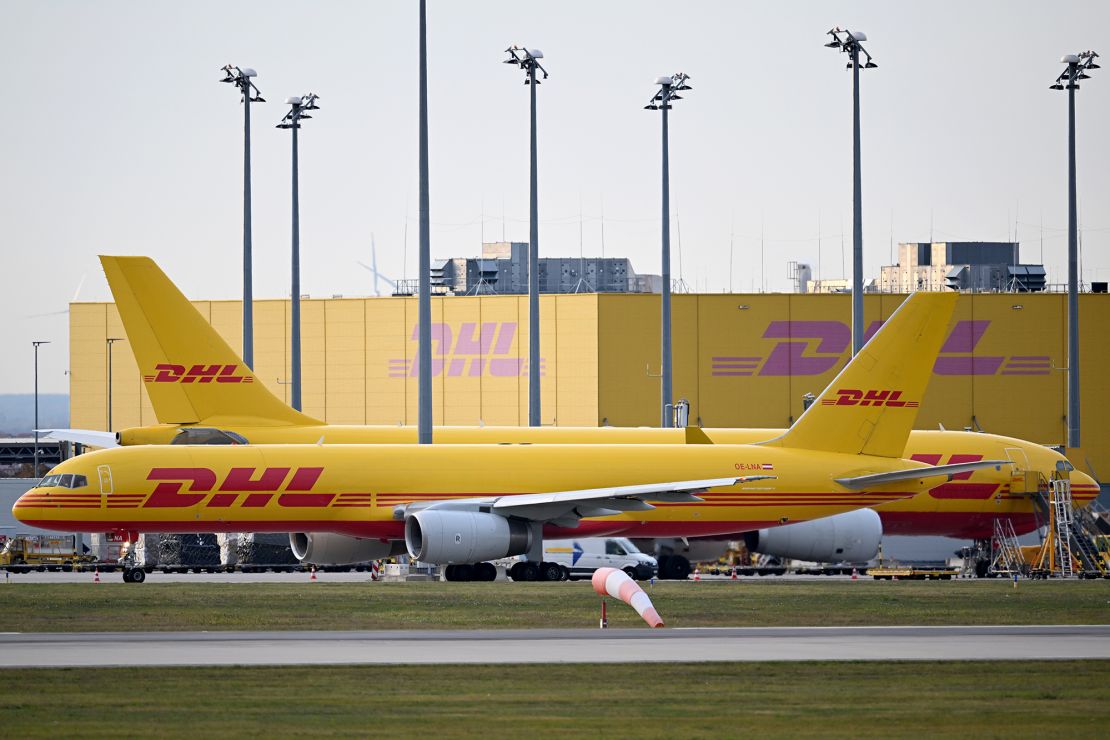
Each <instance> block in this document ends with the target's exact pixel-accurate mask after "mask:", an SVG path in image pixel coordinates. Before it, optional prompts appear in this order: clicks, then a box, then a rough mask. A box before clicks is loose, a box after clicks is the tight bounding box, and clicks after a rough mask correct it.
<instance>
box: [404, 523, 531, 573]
mask: <svg viewBox="0 0 1110 740" xmlns="http://www.w3.org/2000/svg"><path fill="white" fill-rule="evenodd" d="M531 545H532V529H531V527H529V525H528V523H527V522H523V521H521V520H519V519H506V518H505V517H503V516H498V515H497V514H484V513H480V512H475V511H436V510H431V511H418V512H416V513H415V514H412V515H410V516H409V517H408V518H407V519H405V547H407V548H408V551H409V555H410V556H411V557H412V558H413V559H414V560H419V561H420V562H422V563H435V564H436V565H447V564H450V563H479V562H482V561H483V560H497V559H498V558H505V557H509V556H510V555H523V554H524V553H526V552H528V549H529V547H531Z"/></svg>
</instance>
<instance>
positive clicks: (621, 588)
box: [593, 568, 663, 627]
mask: <svg viewBox="0 0 1110 740" xmlns="http://www.w3.org/2000/svg"><path fill="white" fill-rule="evenodd" d="M593 586H594V591H596V592H597V594H598V595H599V596H601V597H602V598H603V599H604V597H605V596H612V597H613V598H614V599H620V600H621V601H623V602H624V603H626V604H628V605H629V606H631V607H632V608H633V609H635V610H636V613H637V614H639V615H640V616H641V617H642V618H643V620H644V621H645V622H647V623H648V626H649V627H662V626H663V620H662V618H660V616H659V612H657V611H655V607H654V606H652V603H651V599H650V598H649V597H648V595H647V594H646V593H644V590H643V589H642V588H640V586H639V584H638V583H636V582H635V581H634V580H632V579H631V578H629V577H628V574H627V573H625V572H624V571H622V570H618V569H616V568H598V569H597V570H596V571H594V577H593ZM602 604H603V606H602V609H603V610H604V600H603V601H602ZM602 613H603V614H604V611H603V612H602Z"/></svg>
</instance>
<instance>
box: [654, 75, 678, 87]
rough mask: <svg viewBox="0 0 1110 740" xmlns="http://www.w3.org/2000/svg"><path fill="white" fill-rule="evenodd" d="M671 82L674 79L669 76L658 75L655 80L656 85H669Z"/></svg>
mask: <svg viewBox="0 0 1110 740" xmlns="http://www.w3.org/2000/svg"><path fill="white" fill-rule="evenodd" d="M673 81H674V78H672V77H671V76H670V75H659V76H658V77H656V78H655V84H656V85H669V84H671V82H673Z"/></svg>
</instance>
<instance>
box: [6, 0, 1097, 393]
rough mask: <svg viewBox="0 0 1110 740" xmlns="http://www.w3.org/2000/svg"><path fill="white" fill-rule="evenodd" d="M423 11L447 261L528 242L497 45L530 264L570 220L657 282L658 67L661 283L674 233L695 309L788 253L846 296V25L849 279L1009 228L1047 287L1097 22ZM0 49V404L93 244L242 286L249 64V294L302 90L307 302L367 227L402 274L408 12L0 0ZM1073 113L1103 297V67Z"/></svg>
mask: <svg viewBox="0 0 1110 740" xmlns="http://www.w3.org/2000/svg"><path fill="white" fill-rule="evenodd" d="M428 16H429V28H428V44H429V78H430V84H429V97H430V121H431V124H430V125H431V137H430V141H431V143H430V147H431V218H432V234H431V238H432V255H433V258H435V257H448V256H464V255H474V254H476V253H477V252H478V250H479V243H480V241H481V239H482V237H483V234H484V236H485V239H486V240H487V241H492V240H496V239H500V238H501V236H502V233H504V236H505V238H507V239H514V240H521V241H523V240H526V239H527V235H528V223H527V219H528V150H527V146H528V89H527V88H526V87H524V86H523V85H522V84H521V83H522V79H523V73H522V72H521V71H520V70H519V69H515V68H513V67H509V66H507V65H503V64H501V63H500V62H501V61H502V59H503V58H504V57H505V54H504V51H503V50H504V49H505V48H506V47H507V46H508V45H509V44H510V43H514V42H518V43H522V44H525V45H527V46H530V47H538V48H540V49H542V50H543V51H544V53H545V55H546V56H545V59H544V63H545V65H546V66H547V69H548V71H549V72H550V73H551V77H550V79H549V80H547V81H546V82H545V83H544V84H543V86H542V87H540V88H539V91H538V92H539V145H540V155H539V168H540V171H539V186H540V220H541V225H540V244H541V251H542V253H543V254H546V255H549V256H567V255H576V254H578V251H579V233H580V221H579V213H580V212H581V214H582V226H581V233H582V234H583V250H584V252H585V253H586V254H587V255H596V254H599V253H600V252H601V249H602V233H604V248H605V254H606V255H607V256H627V257H630V258H631V259H632V261H633V265H634V267H635V269H636V270H637V271H640V272H658V271H659V268H660V262H659V133H660V132H659V129H660V122H659V113H657V112H649V111H645V110H643V106H644V104H645V103H646V102H647V101H648V98H649V97H650V96H651V94H652V92H653V90H654V87H653V85H652V80H653V79H654V78H655V77H656V76H657V75H661V74H670V73H673V72H678V71H682V72H686V73H687V74H689V75H690V77H691V85H692V86H693V87H694V90H693V91H691V92H690V93H688V94H687V95H686V96H685V99H684V100H682V101H680V102H678V103H677V104H676V105H675V108H674V110H673V111H672V115H671V157H672V182H671V189H672V190H671V192H672V205H673V207H674V216H675V217H674V218H673V220H672V227H673V228H674V230H675V234H674V237H675V241H674V242H673V246H674V271H675V272H676V274H677V273H678V271H679V250H678V245H679V242H678V241H677V239H678V236H679V233H678V231H679V229H681V256H682V257H681V259H682V265H681V267H682V276H683V277H684V279H685V280H686V282H687V283H688V284H689V286H690V287H691V289H692V290H701V291H712V292H718V291H721V290H727V289H728V288H729V287H730V285H731V287H732V288H733V289H735V290H736V291H751V290H757V291H758V290H760V289H761V286H765V287H766V289H767V290H771V291H782V290H786V289H788V287H789V283H788V280H787V262H788V261H789V260H798V261H804V262H810V263H814V264H817V263H818V255H819V250H820V266H819V274H820V276H822V277H839V276H841V274H842V251H841V244H842V242H844V243H845V244H846V245H847V249H848V250H849V251H850V249H851V213H852V211H851V77H850V73H849V72H847V71H846V70H845V69H844V64H845V61H846V56H845V55H843V54H838V53H836V52H835V51H834V50H831V49H826V48H824V46H823V44H824V43H825V41H827V38H826V37H825V36H824V33H825V31H827V30H828V29H829V28H831V27H832V26H834V25H837V24H840V25H844V26H847V27H848V28H851V29H858V30H862V31H865V32H866V33H867V34H868V37H869V41H868V42H867V44H866V47H867V48H868V50H869V51H870V52H871V53H872V55H873V56H874V59H875V61H876V62H877V63H878V64H879V68H878V69H875V70H867V71H866V72H864V73H863V74H862V80H861V88H862V95H861V96H862V119H863V125H862V128H863V213H864V249H865V265H866V270H867V274H868V276H869V277H874V276H877V274H878V269H879V266H880V265H882V264H887V263H889V261H890V260H889V256H890V253H891V249H890V245H891V242H892V240H893V242H894V243H897V242H899V241H918V240H921V241H924V240H928V239H929V237H930V234H932V235H933V238H934V239H935V240H937V241H940V240H958V239H968V240H1006V239H1007V238H1013V237H1014V234H1015V232H1016V234H1017V238H1018V239H1019V240H1020V241H1021V242H1022V259H1023V261H1026V262H1038V261H1041V250H1042V233H1043V255H1044V257H1043V261H1044V262H1045V264H1046V265H1047V267H1048V270H1049V279H1050V282H1062V281H1064V280H1065V279H1066V270H1065V268H1066V248H1067V239H1066V226H1067V210H1066V205H1067V184H1066V159H1065V157H1066V145H1067V138H1066V133H1067V128H1066V126H1067V100H1066V93H1062V92H1056V91H1052V90H1049V89H1048V86H1049V85H1050V84H1051V83H1052V82H1053V80H1054V78H1055V77H1056V75H1057V74H1058V73H1059V72H1060V69H1061V65H1060V63H1059V58H1060V56H1061V55H1063V54H1066V53H1073V52H1078V51H1081V50H1085V49H1095V50H1101V51H1103V52H1105V53H1107V55H1108V58H1110V43H1108V36H1110V3H1106V2H1093V1H1092V2H1072V3H1068V4H1058V3H1044V2H1011V1H1007V2H974V3H970V2H937V1H935V0H934V1H933V2H928V3H924V2H921V3H891V2H851V3H849V2H840V3H834V2H792V3H769V2H759V3H756V2H750V3H749V2H744V3H741V2H687V3H674V2H647V1H644V0H638V1H636V2H596V0H594V1H587V0H582V1H573V0H564V1H563V2H552V3H537V2H526V1H524V0H512V1H508V2H494V1H493V0H487V1H484V2H450V1H449V0H430V2H429V9H428ZM0 55H2V62H3V64H2V65H0V69H3V70H4V73H3V74H4V89H5V95H4V99H5V101H6V106H5V111H4V114H3V116H2V118H0V134H2V136H0V142H3V146H4V147H5V152H4V177H3V178H0V204H2V208H3V219H2V223H3V232H2V233H3V239H4V244H3V259H4V263H3V269H2V270H0V301H2V304H0V305H2V307H3V314H4V316H5V319H6V320H5V322H4V325H5V327H6V328H5V329H4V333H3V338H4V346H5V353H6V361H5V362H4V363H2V364H0V391H6V392H20V391H30V390H31V388H32V374H31V370H32V360H31V346H30V343H31V341H32V340H33V339H49V340H52V341H53V344H52V345H50V346H49V347H47V348H45V349H43V350H42V352H43V355H42V356H41V375H40V383H41V389H42V390H43V391H44V392H48V391H55V392H56V391H66V390H68V383H67V380H66V377H65V375H64V372H65V369H66V368H67V366H68V357H67V343H68V336H67V332H68V323H67V317H66V316H65V314H64V313H60V314H55V315H52V316H45V317H37V318H28V317H29V316H30V315H32V314H41V313H46V312H62V311H64V310H65V308H66V306H67V303H68V302H69V300H70V299H71V298H72V297H73V295H74V291H75V290H76V289H77V287H78V285H79V284H80V285H81V286H82V287H81V291H80V295H79V298H80V299H81V300H106V299H109V297H110V294H109V292H108V288H107V284H106V282H105V280H104V277H103V273H102V272H101V270H100V266H99V263H98V262H97V259H96V255H98V254H101V253H110V254H145V255H150V256H152V257H154V258H155V259H156V260H157V261H158V262H159V263H160V264H161V265H162V267H163V268H164V269H165V270H166V271H167V272H168V273H169V274H170V276H171V278H173V279H174V280H175V281H176V282H177V283H178V285H179V286H181V288H182V289H183V290H184V291H185V292H186V294H187V295H189V296H190V297H192V298H196V299H204V298H234V297H238V296H239V295H241V280H242V277H241V269H240V264H241V248H242V246H241V245H242V232H241V229H242V220H241V208H242V206H241V198H242V109H241V107H240V105H239V104H238V101H237V98H238V96H237V93H236V91H235V89H234V88H233V87H232V86H230V85H221V84H219V82H218V80H219V79H220V77H221V74H220V72H219V68H220V67H221V66H222V65H223V64H226V63H228V62H231V63H234V64H238V65H241V66H251V67H254V68H255V69H257V70H258V78H257V80H256V82H257V84H258V87H259V88H260V89H261V90H262V93H263V95H264V96H265V97H266V99H267V100H268V101H269V102H267V103H265V104H263V105H258V106H256V107H253V108H252V113H253V118H254V131H253V136H254V146H253V162H254V249H255V296H256V297H260V298H267V297H279V296H284V295H288V285H289V272H290V270H289V238H290V237H289V219H290V203H289V143H290V142H289V139H290V135H289V132H288V131H284V130H278V129H276V128H274V124H276V123H277V122H278V120H279V119H280V118H281V116H282V115H283V114H284V113H285V111H286V110H287V106H285V105H283V104H282V102H281V101H283V100H284V99H285V98H286V97H287V96H290V95H295V94H303V93H307V92H310V91H311V92H315V93H317V94H318V95H320V106H321V110H320V111H319V112H318V113H317V114H316V115H315V117H314V118H313V120H311V121H307V122H305V125H304V128H303V129H302V131H301V247H302V286H303V289H304V292H306V293H310V294H312V295H314V296H330V295H333V294H343V295H366V294H369V293H370V292H371V286H370V275H369V273H368V272H366V271H365V270H363V269H362V268H359V267H357V266H356V264H355V261H356V260H368V258H369V253H370V242H371V234H373V235H374V238H375V239H376V243H377V257H378V266H379V269H380V270H381V271H382V272H383V273H385V274H387V275H390V276H392V277H403V276H408V277H415V276H416V270H415V264H416V244H417V223H416V218H417V214H416V188H417V183H416V175H417V172H416V165H417V159H416V157H417V149H416V146H417V139H416V121H417V100H416V94H417V88H416V85H417V4H416V2H415V0H396V1H393V2H316V3H303V2H275V1H267V2H252V3H236V2H227V1H225V2H219V3H216V2H189V3H168V2H96V3H89V2H78V1H73V2H53V1H52V2H46V1H44V0H34V1H16V0H6V1H5V2H3V3H2V4H0ZM1100 77H1105V78H1106V79H1100ZM1077 109H1078V126H1077V128H1078V151H1079V164H1078V187H1079V198H1080V206H1081V210H1082V219H1081V220H1082V224H1083V226H1084V232H1083V247H1084V255H1083V256H1084V277H1085V279H1086V280H1088V281H1090V280H1107V279H1110V257H1108V256H1107V246H1108V244H1110V214H1108V213H1107V203H1108V200H1110V166H1108V165H1110V136H1108V134H1107V131H1108V130H1110V128H1108V127H1107V121H1110V72H1108V71H1107V70H1101V71H1099V72H1095V73H1093V79H1092V80H1090V82H1088V83H1086V84H1085V85H1084V86H1083V89H1082V90H1080V91H1079V93H1078V95H1077ZM603 207H604V231H603V230H602V212H603ZM483 213H484V216H483ZM406 214H407V218H408V222H409V228H408V247H407V250H406V249H405V243H404V241H403V239H402V237H403V234H404V231H405V222H406ZM1042 223H1043V232H1042V226H1041V225H1042ZM819 224H820V226H819ZM761 233H762V234H763V244H764V247H763V249H762V250H761ZM732 235H734V237H733V236H732ZM819 235H820V237H821V238H820V241H819V240H818V236H819ZM730 240H732V241H733V243H734V245H735V246H734V250H735V267H734V269H733V272H732V275H731V276H730V275H729V268H728V265H729V250H730ZM406 254H407V259H406ZM761 254H762V255H764V258H763V259H761ZM764 260H765V264H764ZM847 263H848V265H849V266H850V264H851V256H850V254H849V255H848V257H847Z"/></svg>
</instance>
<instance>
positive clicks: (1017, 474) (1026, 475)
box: [995, 447, 1041, 501]
mask: <svg viewBox="0 0 1110 740" xmlns="http://www.w3.org/2000/svg"><path fill="white" fill-rule="evenodd" d="M1006 459H1007V460H1009V461H1010V462H1011V463H1013V465H1012V466H1011V467H1010V493H1036V492H1037V487H1038V485H1039V484H1040V477H1041V476H1040V473H1039V472H1037V471H1036V470H1030V469H1029V457H1028V456H1027V455H1026V454H1025V450H1023V449H1021V448H1020V447H1007V448H1006ZM1001 495H1002V492H1001V490H999V492H998V494H996V496H995V500H996V501H997V500H999V497H1000V496H1001Z"/></svg>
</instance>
